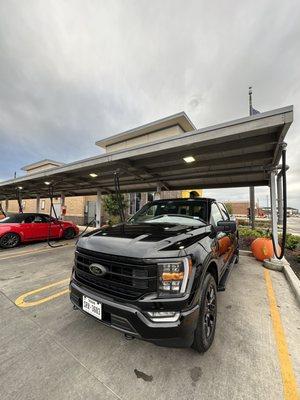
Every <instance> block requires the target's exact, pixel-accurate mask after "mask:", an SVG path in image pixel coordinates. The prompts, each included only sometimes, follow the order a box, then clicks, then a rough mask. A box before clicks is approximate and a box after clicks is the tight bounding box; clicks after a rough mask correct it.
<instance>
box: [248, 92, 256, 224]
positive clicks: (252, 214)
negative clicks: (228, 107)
mask: <svg viewBox="0 0 300 400" xmlns="http://www.w3.org/2000/svg"><path fill="white" fill-rule="evenodd" d="M249 115H253V107H252V87H251V86H249ZM249 197H250V226H251V228H252V229H254V228H255V189H254V186H250V187H249Z"/></svg>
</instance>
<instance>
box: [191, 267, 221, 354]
mask: <svg viewBox="0 0 300 400" xmlns="http://www.w3.org/2000/svg"><path fill="white" fill-rule="evenodd" d="M216 322H217V285H216V281H215V279H214V277H213V276H212V275H211V274H210V273H208V274H207V275H206V276H205V278H204V282H203V286H202V289H201V293H200V308H199V317H198V323H197V328H196V330H195V334H194V342H193V344H192V348H193V349H195V350H196V351H198V352H199V353H205V352H206V351H207V350H208V349H209V348H210V346H211V345H212V343H213V341H214V337H215V330H216Z"/></svg>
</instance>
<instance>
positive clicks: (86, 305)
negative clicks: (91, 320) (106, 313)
mask: <svg viewBox="0 0 300 400" xmlns="http://www.w3.org/2000/svg"><path fill="white" fill-rule="evenodd" d="M82 308H83V310H84V311H86V312H87V313H89V314H91V315H93V316H94V317H96V318H98V319H102V304H101V303H98V301H96V300H93V299H90V298H89V297H86V296H83V297H82Z"/></svg>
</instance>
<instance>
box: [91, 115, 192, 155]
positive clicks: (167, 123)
mask: <svg viewBox="0 0 300 400" xmlns="http://www.w3.org/2000/svg"><path fill="white" fill-rule="evenodd" d="M176 125H179V126H180V127H181V129H182V130H183V131H184V132H190V131H193V130H195V129H196V127H195V125H194V124H193V123H192V121H191V120H190V119H189V117H188V116H187V115H186V113H185V112H184V111H181V112H179V113H177V114H173V115H170V116H168V117H165V118H162V119H158V120H157V121H153V122H149V123H148V124H145V125H141V126H138V127H137V128H133V129H130V130H128V131H125V132H121V133H118V134H117V135H113V136H110V137H108V138H105V139H101V140H98V141H97V142H96V145H97V146H100V147H104V148H105V147H107V146H109V145H112V144H115V143H119V142H123V141H125V140H128V139H133V138H136V137H139V136H142V135H146V134H147V133H153V132H157V131H160V130H162V129H166V128H170V127H172V126H176Z"/></svg>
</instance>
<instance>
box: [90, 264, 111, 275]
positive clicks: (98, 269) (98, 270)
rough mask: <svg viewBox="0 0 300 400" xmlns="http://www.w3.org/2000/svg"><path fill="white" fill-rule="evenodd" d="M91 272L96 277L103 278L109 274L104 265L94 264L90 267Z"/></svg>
mask: <svg viewBox="0 0 300 400" xmlns="http://www.w3.org/2000/svg"><path fill="white" fill-rule="evenodd" d="M89 270H90V272H91V273H92V274H93V275H96V276H103V275H105V274H106V272H107V269H106V268H105V267H104V266H103V265H101V264H94V263H93V264H91V265H90V266H89Z"/></svg>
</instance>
